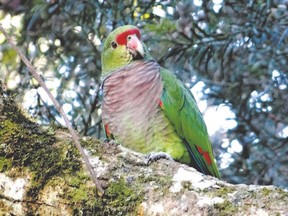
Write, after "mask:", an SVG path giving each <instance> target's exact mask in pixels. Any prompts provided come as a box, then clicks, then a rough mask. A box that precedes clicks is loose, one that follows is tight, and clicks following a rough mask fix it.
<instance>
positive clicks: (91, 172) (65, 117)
mask: <svg viewBox="0 0 288 216" xmlns="http://www.w3.org/2000/svg"><path fill="white" fill-rule="evenodd" d="M0 31H1V32H2V33H3V34H4V36H5V37H6V39H7V41H8V43H9V44H10V45H11V47H12V48H13V49H14V50H15V51H16V52H17V54H18V55H19V56H20V58H21V59H22V61H23V62H24V64H25V65H26V66H27V68H28V69H29V71H30V72H31V74H32V75H33V76H34V78H35V79H36V80H37V81H38V82H39V84H40V86H41V87H42V88H43V89H44V91H45V92H46V93H47V95H48V97H49V98H50V99H51V100H52V102H53V104H54V106H55V108H56V109H57V111H58V112H59V114H60V115H61V117H62V118H63V119H64V121H65V124H66V126H67V128H68V130H69V132H70V134H71V136H72V139H73V141H74V143H75V145H76V147H77V149H78V150H79V151H80V154H81V156H82V159H83V160H84V162H85V164H86V167H87V169H88V171H89V174H90V176H91V178H92V180H93V182H94V184H95V185H96V188H97V190H98V194H99V195H100V196H102V195H103V194H104V190H103V189H102V187H101V185H100V183H99V182H98V179H97V177H96V174H95V172H94V170H93V168H92V166H91V164H90V162H89V160H88V157H87V156H86V154H85V152H84V150H83V148H82V147H81V144H80V141H79V136H78V135H77V133H76V131H75V130H74V129H73V127H72V125H71V124H70V122H69V120H68V118H67V116H66V114H65V112H64V111H63V109H62V107H61V105H60V104H59V103H58V101H57V100H56V99H55V98H54V97H53V95H52V94H51V92H50V91H49V89H48V88H47V86H46V84H45V83H44V81H43V79H42V78H41V77H40V75H39V73H37V71H36V70H35V68H34V67H33V66H32V64H31V63H30V61H29V60H28V59H27V58H26V57H25V56H24V55H23V54H22V52H21V51H20V49H19V48H18V47H17V46H16V45H15V43H14V42H13V40H12V39H11V37H10V36H9V35H8V34H7V32H6V31H5V30H4V28H3V27H2V25H1V24H0Z"/></svg>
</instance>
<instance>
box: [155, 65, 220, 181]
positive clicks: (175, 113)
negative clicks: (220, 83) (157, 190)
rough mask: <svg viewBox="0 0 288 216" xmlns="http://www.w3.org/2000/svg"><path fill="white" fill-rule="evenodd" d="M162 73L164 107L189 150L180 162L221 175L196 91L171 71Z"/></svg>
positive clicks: (161, 71) (162, 100)
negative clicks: (194, 93)
mask: <svg viewBox="0 0 288 216" xmlns="http://www.w3.org/2000/svg"><path fill="white" fill-rule="evenodd" d="M160 74H161V78H162V81H163V84H164V87H163V93H162V96H161V105H162V106H161V108H162V110H163V112H164V113H165V115H166V116H167V118H168V119H169V120H170V121H171V123H172V124H173V126H174V127H175V131H176V133H178V135H179V136H180V137H181V138H182V139H183V143H184V145H185V148H186V149H187V150H188V152H189V158H181V159H180V162H181V160H182V161H190V165H191V166H193V167H195V168H196V169H197V170H198V171H200V172H202V173H205V174H209V175H212V176H215V177H218V178H219V177H220V174H219V171H218V169H217V166H216V164H215V161H214V156H213V152H212V146H211V142H210V140H209V136H208V133H207V129H206V125H205V122H204V120H203V117H202V114H201V113H200V111H199V109H198V107H197V103H196V101H195V99H194V97H193V95H192V93H191V92H190V90H189V89H188V88H186V87H185V86H184V85H183V84H182V83H181V82H180V81H179V80H178V79H177V78H176V77H175V76H174V75H172V74H171V73H170V72H169V71H168V70H166V69H164V68H161V70H160ZM183 157H187V156H185V155H184V156H183Z"/></svg>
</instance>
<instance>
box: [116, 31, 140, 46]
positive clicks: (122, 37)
mask: <svg viewBox="0 0 288 216" xmlns="http://www.w3.org/2000/svg"><path fill="white" fill-rule="evenodd" d="M133 34H136V35H137V37H138V38H139V39H140V37H141V36H140V32H139V30H138V29H130V30H127V31H125V32H122V33H121V34H119V35H117V37H116V42H117V43H118V44H120V45H126V44H127V36H128V35H133Z"/></svg>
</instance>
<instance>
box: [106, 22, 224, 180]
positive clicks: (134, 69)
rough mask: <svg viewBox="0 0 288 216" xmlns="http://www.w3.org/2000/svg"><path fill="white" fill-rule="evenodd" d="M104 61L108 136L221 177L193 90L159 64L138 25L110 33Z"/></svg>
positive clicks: (124, 143)
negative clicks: (149, 50) (143, 39)
mask: <svg viewBox="0 0 288 216" xmlns="http://www.w3.org/2000/svg"><path fill="white" fill-rule="evenodd" d="M101 61H102V78H103V82H102V90H103V103H102V121H103V125H104V128H105V132H106V135H107V137H108V138H111V139H114V140H116V141H117V142H119V143H121V144H122V145H123V146H125V147H127V148H129V149H132V150H134V151H138V152H142V153H145V154H147V153H151V154H150V155H151V156H153V153H156V154H155V155H156V157H157V153H158V152H160V154H159V155H160V156H161V155H164V156H165V155H166V156H167V155H168V157H169V156H171V157H172V158H173V159H174V160H176V161H179V162H180V163H184V164H188V165H189V166H192V167H194V168H195V169H197V170H198V171H200V172H202V173H204V174H206V175H212V176H215V177H218V178H220V174H219V171H218V169H217V166H216V163H215V160H214V156H213V152H212V146H211V142H210V140H209V136H208V133H207V129H206V125H205V122H204V120H203V117H202V114H201V113H200V111H199V109H198V107H197V104H196V101H195V99H194V97H193V95H192V93H191V91H190V90H189V89H188V88H186V87H185V85H183V83H182V82H180V81H179V80H178V79H177V78H176V77H175V76H174V75H173V74H171V73H170V72H169V71H168V70H166V69H165V68H162V67H161V66H160V65H159V64H158V63H157V62H155V60H154V59H153V58H152V57H151V55H150V54H149V52H148V49H147V47H146V46H145V44H144V43H143V41H142V40H141V35H140V31H139V29H138V28H137V27H135V26H132V25H126V26H122V27H119V28H117V29H115V30H114V31H113V32H111V33H110V34H109V36H108V37H107V38H106V40H105V42H104V48H103V52H102V55H101ZM161 153H164V154H161ZM151 158H152V157H151Z"/></svg>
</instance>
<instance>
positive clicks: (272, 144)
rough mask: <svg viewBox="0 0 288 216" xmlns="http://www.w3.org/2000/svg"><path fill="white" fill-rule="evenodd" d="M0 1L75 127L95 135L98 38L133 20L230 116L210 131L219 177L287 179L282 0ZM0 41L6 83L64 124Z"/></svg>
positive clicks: (41, 116) (174, 67)
mask: <svg viewBox="0 0 288 216" xmlns="http://www.w3.org/2000/svg"><path fill="white" fill-rule="evenodd" d="M1 2H2V4H1V10H0V20H1V23H2V24H3V25H4V27H5V28H6V29H7V30H8V31H9V32H10V34H11V35H13V37H14V39H15V40H17V42H18V46H19V47H21V48H22V49H23V51H24V52H25V53H26V56H27V57H29V58H30V59H31V61H32V63H33V65H35V66H36V67H37V69H38V71H39V72H40V73H41V74H42V76H43V77H44V79H45V80H46V83H47V84H48V86H49V87H50V88H51V91H52V93H53V94H54V95H55V96H56V98H57V100H58V101H59V102H60V103H61V104H63V107H64V109H65V110H66V112H67V113H68V114H69V117H70V119H71V121H72V122H73V123H74V124H75V127H76V128H77V130H78V132H80V133H81V134H82V135H89V136H97V137H103V131H102V126H101V110H100V104H101V91H100V85H101V62H100V53H101V49H102V47H101V45H102V42H103V40H104V39H105V37H106V36H107V35H108V34H109V32H110V31H112V30H113V29H114V28H116V27H118V26H121V25H124V24H133V25H137V26H138V27H139V28H140V29H141V30H142V32H143V38H142V39H143V40H144V42H145V43H146V44H147V46H148V47H149V48H150V50H151V53H152V55H153V56H154V57H155V59H156V60H157V61H158V62H159V63H160V64H161V65H162V66H164V67H166V68H169V70H171V71H174V72H175V75H176V76H178V77H179V78H180V79H181V80H182V81H183V82H184V83H186V84H187V85H188V86H189V87H193V86H196V85H198V86H199V84H201V85H200V86H201V90H202V99H203V100H205V101H207V107H208V108H207V110H208V109H209V107H211V106H217V107H226V108H227V109H226V111H227V117H231V116H232V118H233V119H231V120H233V122H234V125H233V126H231V127H229V130H224V129H225V127H224V129H222V130H219V131H218V132H217V133H215V134H214V135H213V136H212V141H213V143H214V150H215V153H216V156H217V159H218V162H219V165H220V167H222V169H221V173H222V176H223V178H224V179H226V180H228V181H230V182H233V183H246V184H250V183H254V184H274V185H277V186H282V187H288V167H287V164H288V157H287V155H288V145H287V144H288V138H287V136H288V135H287V134H288V132H287V131H288V115H287V114H288V108H287V106H286V104H287V101H288V94H287V85H288V78H287V65H288V62H287V61H288V47H287V43H288V10H287V7H288V2H287V1H286V0H279V1H276V0H274V1H268V0H267V1H253V0H251V1H233V0H223V1H221V0H219V1H216V0H214V1H204V0H203V1H201V0H197V1H196V0H194V1H188V0H182V1H144V0H143V1H136V0H135V1H93V0H87V1H71V0H66V1H62V0H59V1H57V0H50V1H36V0H34V1H32V0H30V1H14V0H12V1H1ZM3 2H4V3H3ZM0 45H1V48H0V60H1V62H0V74H1V79H2V81H3V83H4V84H5V85H6V87H7V90H8V92H9V93H10V94H14V95H17V96H18V98H19V99H18V101H19V103H21V104H22V105H23V107H24V108H25V109H28V110H29V113H30V114H31V115H32V116H34V117H35V118H37V119H38V121H39V122H41V123H42V124H47V123H51V122H57V123H62V122H61V121H60V118H59V116H58V114H57V113H56V110H55V108H54V107H53V106H52V103H51V102H50V101H49V100H48V99H46V98H45V97H41V95H42V89H41V88H40V87H39V86H38V84H37V83H36V82H35V80H33V79H31V76H30V75H29V72H28V70H27V68H26V67H25V66H24V65H23V63H22V62H20V60H19V58H18V57H17V55H16V53H15V52H14V51H13V50H12V49H11V48H10V47H9V45H8V44H7V41H6V40H5V38H4V37H3V36H2V35H0ZM219 110H220V108H219ZM231 112H232V114H233V115H231ZM222 114H223V112H222ZM224 114H226V113H224ZM214 115H215V117H216V116H217V115H220V114H219V112H215V113H214ZM213 119H214V118H212V117H211V118H210V119H209V120H210V121H211V122H212V123H213ZM223 124H226V122H223ZM235 146H238V147H239V146H240V150H239V148H238V150H237V151H236V150H235Z"/></svg>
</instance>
